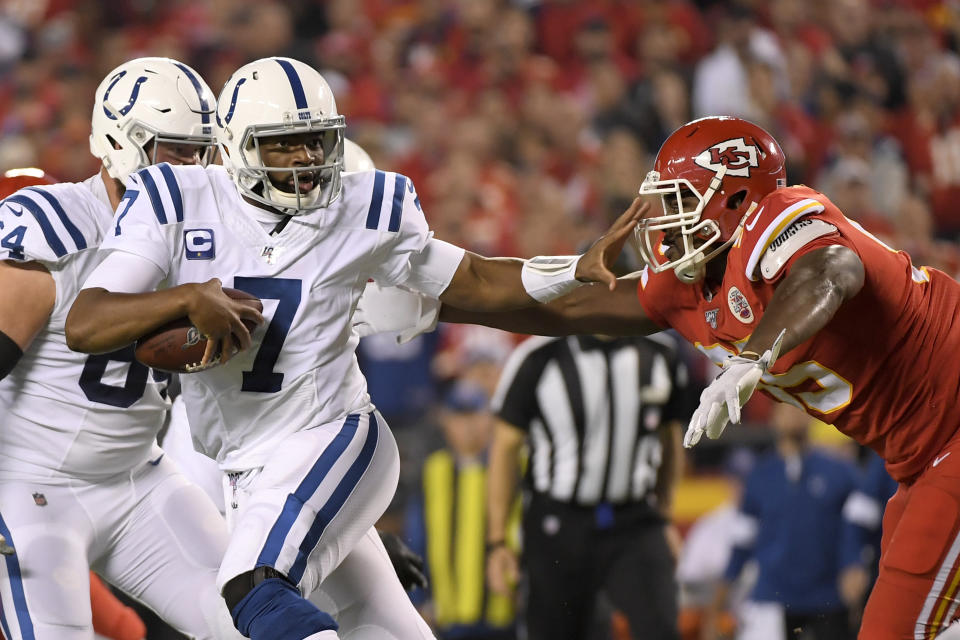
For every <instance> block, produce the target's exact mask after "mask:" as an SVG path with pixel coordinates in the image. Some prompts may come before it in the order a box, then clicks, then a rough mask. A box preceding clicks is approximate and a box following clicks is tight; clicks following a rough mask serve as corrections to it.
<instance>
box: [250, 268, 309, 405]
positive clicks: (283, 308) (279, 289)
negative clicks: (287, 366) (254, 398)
mask: <svg viewBox="0 0 960 640" xmlns="http://www.w3.org/2000/svg"><path fill="white" fill-rule="evenodd" d="M302 284H303V281H302V280H299V279H293V278H248V277H244V276H237V277H235V278H234V279H233V286H234V288H236V289H240V290H241V291H246V292H247V293H249V294H251V295H254V296H257V297H258V298H260V299H261V300H277V301H278V304H277V310H276V311H275V312H274V314H273V319H272V320H271V321H270V324H269V325H268V326H267V332H266V333H265V334H264V336H263V343H262V344H261V345H260V350H259V351H257V355H256V357H255V358H254V360H253V369H251V370H250V371H244V372H243V386H242V387H241V390H242V391H259V392H262V393H275V392H277V391H280V385H281V384H282V383H283V374H282V373H279V372H276V371H274V370H273V367H274V365H276V364H277V358H279V357H280V350H281V349H282V348H283V341H284V340H286V339H287V334H288V333H289V332H290V325H291V324H292V323H293V317H294V316H295V315H296V314H297V308H298V307H299V306H300V291H301V288H302Z"/></svg>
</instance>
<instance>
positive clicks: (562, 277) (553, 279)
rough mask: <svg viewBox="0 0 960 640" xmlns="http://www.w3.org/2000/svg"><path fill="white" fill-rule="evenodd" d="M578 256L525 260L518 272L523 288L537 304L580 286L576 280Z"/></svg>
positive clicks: (542, 257) (541, 257)
mask: <svg viewBox="0 0 960 640" xmlns="http://www.w3.org/2000/svg"><path fill="white" fill-rule="evenodd" d="M579 261H580V256H537V257H535V258H530V259H529V260H525V261H524V263H523V269H521V270H520V279H521V281H522V282H523V288H524V290H526V292H527V293H528V294H529V295H530V297H531V298H533V299H534V300H536V301H537V302H550V301H551V300H556V299H557V298H559V297H561V296H564V295H566V294H568V293H570V292H571V291H573V290H574V289H576V288H577V287H579V286H580V285H582V284H586V283H584V282H580V281H579V280H577V278H576V273H577V263H578V262H579Z"/></svg>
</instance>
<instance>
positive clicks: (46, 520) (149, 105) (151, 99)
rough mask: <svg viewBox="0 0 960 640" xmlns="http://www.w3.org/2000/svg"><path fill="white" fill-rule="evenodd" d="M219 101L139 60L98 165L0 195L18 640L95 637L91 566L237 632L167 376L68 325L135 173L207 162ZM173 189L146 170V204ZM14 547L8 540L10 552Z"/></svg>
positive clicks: (122, 74) (0, 373)
mask: <svg viewBox="0 0 960 640" xmlns="http://www.w3.org/2000/svg"><path fill="white" fill-rule="evenodd" d="M214 108H215V101H214V97H213V94H212V93H211V92H210V90H209V88H208V87H207V85H206V84H205V83H204V82H203V80H202V79H201V78H200V76H199V75H197V73H196V72H195V71H194V70H192V69H190V68H189V67H187V66H186V65H184V64H182V63H179V62H177V61H175V60H169V59H166V58H141V59H137V60H133V61H131V62H128V63H126V64H123V65H121V66H119V67H118V68H116V69H114V70H113V71H112V72H110V74H109V75H108V76H107V77H106V78H105V79H104V80H103V82H102V83H101V85H100V87H99V88H98V89H97V92H96V99H95V104H94V107H93V117H92V132H91V136H90V148H91V151H92V152H93V154H94V155H96V156H97V157H98V158H100V159H101V161H102V169H101V171H100V172H99V174H97V175H95V176H93V177H91V178H89V179H87V180H85V181H83V182H80V183H75V184H54V185H44V186H31V187H28V188H24V189H21V190H20V191H18V192H16V193H15V194H13V195H11V196H9V197H7V198H6V199H5V200H3V202H2V204H0V378H2V380H0V405H2V406H3V407H4V418H3V422H2V424H0V535H3V536H5V537H6V540H7V543H8V544H9V545H10V546H11V547H12V549H8V551H13V552H14V553H11V554H10V555H6V556H4V557H3V558H2V561H0V604H2V606H0V623H2V631H3V636H4V637H6V638H8V639H9V640H20V639H27V638H29V639H36V640H80V639H82V640H92V638H93V626H92V620H91V609H90V591H89V586H88V575H89V573H88V572H89V569H90V568H93V569H94V570H95V571H96V572H97V573H99V574H100V575H102V576H103V577H104V578H106V579H107V580H108V581H109V582H111V583H112V584H114V585H116V586H117V587H119V588H120V589H122V590H123V591H126V592H127V593H129V594H130V595H131V596H133V597H134V598H136V599H137V600H139V601H141V602H143V603H144V604H146V605H147V606H149V607H150V608H151V609H153V610H154V611H156V612H157V613H158V614H159V615H160V617H162V618H163V619H164V620H166V621H167V622H168V623H169V624H171V625H172V626H173V627H175V628H177V629H178V630H180V631H182V632H183V633H185V634H187V635H189V636H191V637H194V638H230V637H238V636H237V635H236V631H235V630H234V629H233V628H232V625H231V624H230V620H229V616H228V613H227V610H226V608H225V607H224V606H223V603H222V600H221V598H220V597H219V594H218V590H217V588H216V584H215V577H216V574H217V569H218V567H219V565H220V560H221V558H222V556H223V552H224V550H225V548H226V543H227V533H226V527H225V525H224V523H223V520H222V518H221V517H220V514H219V513H218V512H217V510H216V508H215V507H214V505H213V504H212V503H211V502H210V499H209V498H208V497H207V496H206V495H204V494H203V492H201V491H200V489H198V488H197V487H195V486H193V485H192V484H190V483H188V482H187V481H186V480H185V478H184V477H183V476H182V475H181V474H180V473H179V472H178V470H177V469H176V467H175V465H173V464H172V463H171V462H170V461H169V460H168V459H165V458H164V454H163V451H162V450H160V449H159V448H158V447H157V446H156V434H157V430H158V429H159V428H160V426H161V424H162V423H163V420H164V415H165V413H166V411H167V408H168V404H169V403H168V402H167V400H166V397H165V387H166V384H167V383H166V378H165V377H164V376H161V375H158V374H157V373H156V372H152V371H150V370H148V369H147V368H146V367H145V366H143V365H142V364H140V363H138V362H136V361H134V359H133V350H132V348H131V347H124V348H122V349H118V350H107V352H102V353H99V354H98V355H91V356H87V355H84V354H80V353H77V352H74V351H71V350H70V349H68V348H67V345H66V338H65V335H64V322H65V320H66V316H67V311H68V310H69V309H70V305H71V304H72V302H73V298H74V296H76V294H77V292H78V291H79V289H80V286H81V284H82V283H83V282H84V280H85V279H86V277H87V276H88V275H89V273H90V272H91V271H92V270H93V268H94V266H95V265H96V264H97V262H98V259H99V257H98V254H97V247H98V245H99V244H100V242H101V240H102V239H103V237H104V235H106V234H108V233H109V232H110V230H111V229H112V226H111V220H112V218H113V211H114V209H115V208H116V206H117V205H118V204H120V203H121V199H124V198H125V200H123V201H124V202H128V203H129V202H131V201H132V199H133V198H134V197H135V196H134V195H133V194H131V193H130V192H129V191H128V192H126V194H125V193H124V187H123V182H122V181H123V180H124V179H126V178H127V177H128V175H130V174H131V173H134V172H137V171H142V170H143V169H144V167H147V166H148V165H150V164H153V163H154V162H159V161H164V162H170V163H174V164H194V163H196V164H201V163H203V161H204V160H205V159H206V158H207V157H208V156H209V154H210V151H211V149H212V142H213V130H212V127H213V122H212V118H213V115H214ZM163 167H164V169H163V171H162V172H161V173H160V174H159V177H160V181H161V184H160V185H151V184H148V183H147V182H146V180H145V182H144V189H146V190H147V193H146V194H145V196H144V197H146V198H148V199H149V197H151V196H152V195H154V194H157V193H159V190H160V189H162V183H163V181H164V180H166V179H167V176H168V175H170V168H169V165H167V164H165V165H163ZM2 551H3V549H0V552H2Z"/></svg>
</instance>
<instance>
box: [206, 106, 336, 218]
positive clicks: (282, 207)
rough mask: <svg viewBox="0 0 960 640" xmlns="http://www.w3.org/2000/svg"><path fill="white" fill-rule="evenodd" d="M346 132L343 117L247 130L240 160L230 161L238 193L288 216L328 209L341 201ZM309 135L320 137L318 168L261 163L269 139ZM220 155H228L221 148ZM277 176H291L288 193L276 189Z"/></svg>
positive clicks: (242, 140)
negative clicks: (320, 149)
mask: <svg viewBox="0 0 960 640" xmlns="http://www.w3.org/2000/svg"><path fill="white" fill-rule="evenodd" d="M345 128H346V124H345V121H344V117H343V116H335V117H332V118H327V119H319V120H306V121H300V122H293V121H290V122H285V123H282V124H264V125H260V124H257V125H251V126H249V127H247V128H246V130H245V131H244V132H243V134H242V138H241V141H240V144H239V145H238V146H239V148H240V149H242V150H243V151H242V153H241V157H240V158H239V159H237V160H234V159H232V158H231V159H230V160H231V164H232V168H233V169H234V170H235V171H236V172H237V175H238V180H237V184H238V186H239V187H240V191H241V192H242V193H243V194H244V195H245V196H246V197H248V198H250V199H252V200H255V201H256V202H259V203H261V204H264V205H267V206H268V207H271V208H273V209H277V210H279V211H282V212H283V213H284V214H287V215H298V214H302V213H308V212H310V211H313V210H315V209H322V208H324V207H328V206H330V205H331V204H332V203H333V202H335V201H336V200H337V198H339V197H340V192H341V187H342V183H341V174H342V173H343V157H344V154H343V148H344V143H343V140H344V136H343V134H344V129H345ZM311 132H317V133H318V134H319V135H320V137H321V147H322V150H323V159H322V160H321V162H320V163H319V164H311V165H305V166H293V167H289V166H288V167H280V166H270V165H267V164H266V163H265V162H264V160H263V155H262V150H261V145H263V144H266V143H268V142H269V141H270V139H271V138H277V137H281V136H290V135H298V134H309V133H311ZM221 153H223V154H228V153H229V152H228V151H227V150H226V149H225V148H224V146H223V145H222V144H221ZM271 174H273V179H271ZM277 174H280V175H289V176H290V180H289V188H288V189H284V188H281V187H280V186H278V184H277V182H276V176H277ZM305 182H309V183H312V184H311V186H310V187H309V188H308V189H306V190H304V189H302V188H301V184H302V183H305Z"/></svg>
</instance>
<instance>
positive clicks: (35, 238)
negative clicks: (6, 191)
mask: <svg viewBox="0 0 960 640" xmlns="http://www.w3.org/2000/svg"><path fill="white" fill-rule="evenodd" d="M70 187H73V189H70ZM102 206H103V205H102V204H101V203H100V202H99V200H96V198H94V197H93V195H92V194H90V193H89V192H88V191H87V190H86V189H84V188H77V185H72V184H71V185H67V184H63V185H51V186H43V187H26V188H24V189H21V190H20V191H18V192H16V193H14V194H13V195H11V196H9V197H8V198H6V199H5V200H3V202H2V206H0V230H2V231H0V235H2V237H0V259H7V258H9V259H13V260H41V261H50V262H53V261H57V260H59V259H60V258H63V257H64V256H66V255H68V254H71V253H75V252H77V251H82V250H83V249H87V248H88V247H91V246H96V245H97V243H98V242H99V228H100V222H106V221H108V220H109V212H106V213H103V212H100V211H98V209H99V208H101V207H102ZM101 218H102V220H101Z"/></svg>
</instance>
